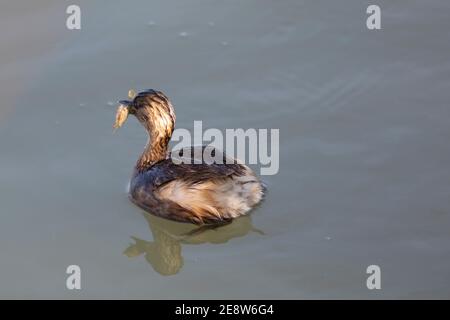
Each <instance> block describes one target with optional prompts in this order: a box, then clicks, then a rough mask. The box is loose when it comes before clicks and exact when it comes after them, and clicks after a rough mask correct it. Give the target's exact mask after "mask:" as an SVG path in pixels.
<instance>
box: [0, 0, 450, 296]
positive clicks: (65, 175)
mask: <svg viewBox="0 0 450 320" xmlns="http://www.w3.org/2000/svg"><path fill="white" fill-rule="evenodd" d="M131 2H132V3H131ZM376 2H377V3H376V4H379V5H380V6H381V9H382V30H378V31H369V30H368V29H367V28H366V25H365V20H366V17H367V15H366V13H365V11H366V8H367V6H368V5H369V4H375V3H372V2H368V1H356V0H354V1H350V0H345V1H331V0H330V1H317V0H315V1H306V0H305V1H301V0H295V1H294V0H284V1H270V0H247V1H241V0H230V1H218V0H214V1H207V0H189V1H162V0H158V1H114V2H112V1H95V2H93V1H78V4H79V5H80V6H81V10H82V29H81V30H80V31H69V30H67V29H66V28H65V20H66V17H67V15H66V14H65V10H66V7H67V6H68V5H69V4H72V2H70V1H59V2H58V4H55V3H54V2H52V1H42V0H41V1H34V2H32V3H31V2H26V1H14V2H8V3H6V1H2V3H1V4H0V40H1V54H0V79H1V86H0V95H1V97H2V102H1V104H0V150H1V151H0V152H1V153H0V154H1V156H0V253H1V255H2V256H1V258H0V297H1V298H69V299H76V298H237V299H239V298H287V299H290V298H292V299H298V298H449V297H450V285H449V284H450V236H449V230H450V200H449V199H450V146H449V137H450V125H449V124H450V106H449V100H450V99H449V98H450V61H449V52H450V37H449V33H448V30H449V27H450V21H449V19H448V14H449V12H450V3H449V2H448V1H444V0H442V1H437V0H434V1H427V2H424V1H418V0H414V1H395V2H394V3H392V2H391V1H385V0H383V1H381V0H380V1H376ZM129 88H135V89H137V90H140V89H146V88H157V89H161V90H163V91H164V92H165V93H166V94H167V95H168V96H169V97H170V98H171V99H172V102H173V103H174V105H175V109H176V112H177V127H178V128H188V129H192V127H193V121H194V120H202V121H203V124H204V126H205V127H211V128H220V129H225V128H240V127H241V128H279V129H280V171H279V173H278V174H277V175H274V176H265V177H263V179H264V180H265V181H266V182H267V183H268V189H269V192H268V195H267V199H266V201H265V202H264V203H263V205H262V206H261V207H259V208H258V209H257V210H256V211H255V212H254V213H253V214H252V215H251V218H244V219H240V220H238V221H235V222H234V223H233V224H232V225H230V226H227V227H224V228H219V229H216V230H209V231H206V232H203V233H199V234H194V235H193V236H190V237H185V236H183V234H185V233H186V232H188V231H189V230H190V228H189V226H187V225H179V224H176V223H173V222H168V221H163V220H160V219H157V218H154V217H151V216H144V215H143V214H142V212H141V211H140V210H139V209H138V208H136V207H135V206H133V205H132V204H131V203H130V202H129V201H128V199H127V196H126V192H125V190H126V185H127V181H128V178H129V175H130V173H131V170H132V167H133V165H134V163H135V160H136V158H137V156H138V154H139V152H140V151H141V149H142V147H143V146H144V144H145V134H144V132H143V130H142V128H141V127H140V126H139V125H138V124H137V122H136V121H128V123H127V124H126V125H125V127H124V128H123V129H121V130H120V131H119V132H117V133H116V134H112V123H113V120H114V112H115V107H116V105H115V104H113V103H112V102H115V101H116V100H118V99H122V98H125V97H126V94H127V91H128V89H129ZM257 168H258V166H256V169H257ZM132 237H133V238H132ZM71 264H77V265H79V266H80V267H81V272H82V289H81V290H80V291H69V290H67V289H66V283H65V282H66V277H67V275H66V273H65V271H66V267H67V266H68V265H71ZM372 264H376V265H379V266H380V267H381V272H382V278H381V279H382V289H381V290H372V291H370V290H368V289H367V287H366V278H367V276H368V275H367V274H366V268H367V266H369V265H372ZM173 273H176V274H175V275H170V276H166V274H173Z"/></svg>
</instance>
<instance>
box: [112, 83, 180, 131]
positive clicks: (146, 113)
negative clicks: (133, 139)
mask: <svg viewBox="0 0 450 320" xmlns="http://www.w3.org/2000/svg"><path fill="white" fill-rule="evenodd" d="M128 96H129V98H132V100H121V101H119V103H120V106H119V108H118V109H117V113H116V122H115V124H114V128H116V129H117V128H119V127H121V126H122V124H123V123H124V122H125V120H126V119H127V117H128V115H129V114H132V115H134V116H135V117H136V118H137V119H138V120H139V122H140V123H141V124H142V125H143V126H144V127H145V128H146V129H147V131H148V132H149V133H151V134H152V136H155V135H156V136H165V137H169V138H170V137H171V136H172V132H173V130H174V127H175V112H174V110H173V107H172V104H171V103H170V101H169V99H168V98H167V97H166V95H165V94H164V93H162V92H161V91H156V90H153V89H149V90H146V91H142V92H140V93H138V94H135V93H134V92H133V91H132V90H130V92H129V93H128Z"/></svg>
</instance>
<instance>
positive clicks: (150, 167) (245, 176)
mask: <svg viewBox="0 0 450 320" xmlns="http://www.w3.org/2000/svg"><path fill="white" fill-rule="evenodd" d="M120 103H121V106H120V107H119V109H118V111H117V115H116V124H115V125H114V127H115V128H118V127H120V126H121V125H122V124H123V123H124V122H125V120H126V118H127V116H128V114H132V115H134V116H135V117H136V118H137V119H138V120H139V122H140V123H141V124H142V125H143V126H144V128H145V129H146V130H147V132H148V134H149V140H148V143H147V146H146V147H145V149H144V152H143V153H142V155H141V156H140V157H139V159H138V161H137V163H136V166H135V169H134V172H133V175H132V178H131V182H130V190H129V192H130V199H131V200H132V201H133V202H134V203H135V204H136V205H138V206H139V207H141V208H142V209H144V210H146V211H148V212H150V213H152V214H155V215H157V216H160V217H163V218H167V219H171V220H176V221H180V222H191V223H196V224H211V223H217V222H223V221H227V220H230V219H233V218H236V217H239V216H241V215H244V214H246V213H247V212H248V211H249V210H250V209H251V208H252V207H254V206H255V205H256V204H257V203H258V202H260V201H261V199H262V197H263V186H262V184H261V182H260V181H259V179H258V178H257V177H256V176H255V174H254V173H253V172H252V171H251V169H250V168H249V167H247V166H246V165H244V164H242V163H240V162H239V161H238V160H235V159H232V160H233V161H229V160H230V158H227V156H226V155H225V154H223V153H221V151H220V150H216V149H214V148H212V147H205V146H202V147H192V148H186V149H183V150H178V151H177V152H174V154H176V155H177V156H176V157H172V155H171V153H168V152H167V148H168V144H169V141H170V138H171V136H172V133H173V130H174V127H175V112H174V110H173V106H172V104H171V103H170V101H169V99H168V98H167V97H166V96H165V95H164V94H163V93H162V92H160V91H155V90H152V89H150V90H147V91H143V92H141V93H139V94H138V95H136V96H135V97H134V98H133V99H132V100H131V101H129V100H124V101H120ZM205 148H209V149H207V151H208V154H210V155H211V156H213V157H214V159H218V158H221V159H222V160H223V161H221V163H211V161H209V162H208V161H205V159H203V161H202V162H201V163H196V162H194V161H193V159H198V156H197V154H198V151H201V152H199V154H200V155H203V151H205ZM180 159H185V160H186V159H191V160H192V161H190V163H179V162H180V161H175V160H180ZM227 160H228V161H227Z"/></svg>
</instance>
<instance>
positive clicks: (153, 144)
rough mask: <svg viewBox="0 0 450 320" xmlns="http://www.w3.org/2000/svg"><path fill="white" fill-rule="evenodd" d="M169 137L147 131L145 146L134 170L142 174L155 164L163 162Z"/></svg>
mask: <svg viewBox="0 0 450 320" xmlns="http://www.w3.org/2000/svg"><path fill="white" fill-rule="evenodd" d="M169 141H170V135H167V134H162V133H161V132H159V133H157V132H154V131H152V130H149V134H148V141H147V145H146V146H145V149H144V152H142V155H141V156H140V157H139V159H138V161H137V163H136V170H137V171H138V172H143V171H145V170H147V169H148V168H150V167H151V166H153V165H154V164H155V163H157V162H159V161H161V160H164V159H165V158H166V156H167V148H168V145H169Z"/></svg>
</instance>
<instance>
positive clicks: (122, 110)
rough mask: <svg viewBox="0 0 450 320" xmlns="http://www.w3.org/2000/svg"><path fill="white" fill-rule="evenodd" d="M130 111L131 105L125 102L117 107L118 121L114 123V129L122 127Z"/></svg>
mask: <svg viewBox="0 0 450 320" xmlns="http://www.w3.org/2000/svg"><path fill="white" fill-rule="evenodd" d="M129 113H130V107H129V106H128V105H125V104H120V106H119V107H118V108H117V112H116V122H115V123H114V125H113V128H114V131H115V130H117V129H118V128H120V127H121V126H122V125H123V124H124V122H125V121H126V120H127V118H128V114H129Z"/></svg>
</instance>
